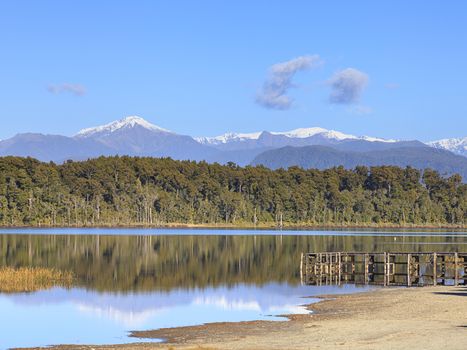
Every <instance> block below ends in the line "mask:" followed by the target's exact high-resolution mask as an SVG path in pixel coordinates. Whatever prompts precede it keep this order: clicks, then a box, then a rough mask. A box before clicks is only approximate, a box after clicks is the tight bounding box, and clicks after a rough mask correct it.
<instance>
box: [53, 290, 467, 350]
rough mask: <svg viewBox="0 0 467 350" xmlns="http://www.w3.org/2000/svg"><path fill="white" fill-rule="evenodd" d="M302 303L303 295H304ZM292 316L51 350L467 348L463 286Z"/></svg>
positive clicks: (378, 294)
mask: <svg viewBox="0 0 467 350" xmlns="http://www.w3.org/2000/svg"><path fill="white" fill-rule="evenodd" d="M304 302H305V303H306V299H304ZM309 308H310V310H312V311H313V312H312V313H311V314H309V315H294V316H290V321H286V322H273V321H255V322H239V323H213V324H207V325H201V326H194V327H179V328H171V329H160V330H154V331H138V332H134V336H137V337H148V338H164V339H166V340H167V342H166V343H163V344H157V343H152V344H148V343H139V344H128V345H116V346H72V345H68V346H65V345H63V346H59V347H55V349H61V350H64V349H66V350H68V349H96V350H97V349H99V350H104V349H128V350H141V349H144V350H147V349H167V350H168V349H184V350H188V349H219V350H220V349H441V348H446V349H459V350H460V349H462V350H464V349H467V288H466V287H442V286H439V287H424V288H410V289H401V288H388V289H381V290H376V291H373V292H368V293H359V294H351V295H339V296H330V297H329V298H328V297H326V296H323V301H321V302H319V303H315V304H311V305H310V306H309Z"/></svg>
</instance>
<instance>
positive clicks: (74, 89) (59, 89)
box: [47, 83, 86, 96]
mask: <svg viewBox="0 0 467 350" xmlns="http://www.w3.org/2000/svg"><path fill="white" fill-rule="evenodd" d="M47 91H48V92H50V93H52V94H61V93H63V92H67V93H70V94H72V95H75V96H83V95H84V94H85V93H86V89H85V87H84V86H82V85H79V84H69V83H64V84H52V85H49V86H48V87H47Z"/></svg>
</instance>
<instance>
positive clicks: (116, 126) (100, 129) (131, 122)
mask: <svg viewBox="0 0 467 350" xmlns="http://www.w3.org/2000/svg"><path fill="white" fill-rule="evenodd" d="M135 126H141V127H143V128H145V129H148V130H152V131H159V132H170V131H169V130H166V129H163V128H161V127H159V126H157V125H154V124H151V123H149V122H148V121H147V120H145V119H143V118H141V117H138V116H129V117H125V118H123V119H120V120H116V121H113V122H111V123H108V124H105V125H101V126H96V127H92V128H86V129H83V130H81V131H79V132H78V133H77V134H76V135H75V136H76V137H89V136H92V135H96V134H110V133H112V132H114V131H117V130H120V129H123V128H133V127H135Z"/></svg>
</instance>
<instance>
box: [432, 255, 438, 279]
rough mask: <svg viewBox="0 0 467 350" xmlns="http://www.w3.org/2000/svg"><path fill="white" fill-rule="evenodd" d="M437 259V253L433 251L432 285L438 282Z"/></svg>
mask: <svg viewBox="0 0 467 350" xmlns="http://www.w3.org/2000/svg"><path fill="white" fill-rule="evenodd" d="M437 260H438V255H437V254H436V253H433V285H434V286H436V284H437V283H438V271H437V264H438V262H437Z"/></svg>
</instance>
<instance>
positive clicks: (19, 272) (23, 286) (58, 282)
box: [0, 267, 74, 293]
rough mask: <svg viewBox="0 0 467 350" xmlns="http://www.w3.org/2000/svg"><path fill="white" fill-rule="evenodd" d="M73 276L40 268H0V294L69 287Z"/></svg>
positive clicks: (69, 273) (68, 273)
mask: <svg viewBox="0 0 467 350" xmlns="http://www.w3.org/2000/svg"><path fill="white" fill-rule="evenodd" d="M73 280H74V278H73V274H72V273H71V272H68V271H65V272H64V271H60V270H56V269H49V268H42V267H20V268H12V267H2V268H0V292H4V293H18V292H34V291H37V290H41V289H49V288H52V287H55V286H61V287H71V286H72V284H73Z"/></svg>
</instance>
